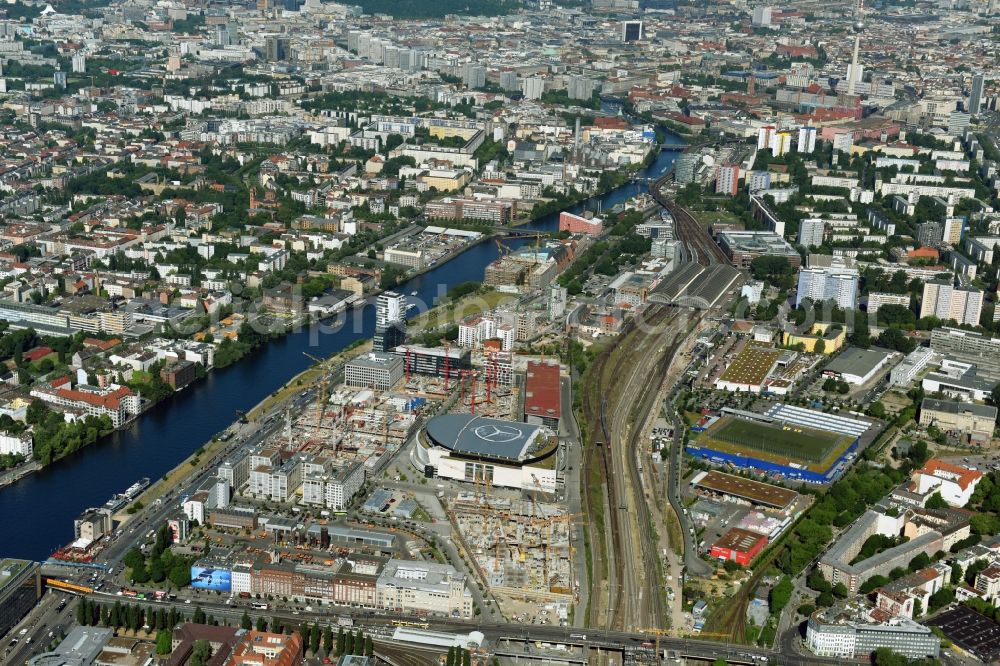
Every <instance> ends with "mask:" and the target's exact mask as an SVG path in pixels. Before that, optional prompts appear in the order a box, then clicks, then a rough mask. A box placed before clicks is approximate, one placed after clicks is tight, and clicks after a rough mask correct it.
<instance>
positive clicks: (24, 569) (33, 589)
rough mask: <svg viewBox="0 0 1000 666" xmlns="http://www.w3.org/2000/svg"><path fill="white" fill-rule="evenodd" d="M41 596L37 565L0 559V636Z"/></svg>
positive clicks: (25, 561) (40, 582) (25, 613)
mask: <svg viewBox="0 0 1000 666" xmlns="http://www.w3.org/2000/svg"><path fill="white" fill-rule="evenodd" d="M41 596H42V580H41V578H40V576H39V567H38V565H37V564H36V563H34V562H29V561H28V560H14V559H3V560H0V636H3V635H5V634H7V632H9V631H10V630H11V628H13V627H14V626H15V625H16V624H17V623H18V622H20V621H21V618H23V617H24V616H25V615H27V614H28V611H30V610H31V609H32V608H34V607H35V604H36V603H37V602H38V600H39V599H40V598H41Z"/></svg>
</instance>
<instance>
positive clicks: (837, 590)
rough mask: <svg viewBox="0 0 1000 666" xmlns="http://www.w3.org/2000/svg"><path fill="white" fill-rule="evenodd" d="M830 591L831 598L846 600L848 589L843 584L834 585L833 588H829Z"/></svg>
mask: <svg viewBox="0 0 1000 666" xmlns="http://www.w3.org/2000/svg"><path fill="white" fill-rule="evenodd" d="M830 591H831V592H832V593H833V596H835V597H837V598H838V599H846V598H847V594H848V589H847V586H846V585H844V584H843V583H837V584H836V585H834V586H833V588H831V590H830Z"/></svg>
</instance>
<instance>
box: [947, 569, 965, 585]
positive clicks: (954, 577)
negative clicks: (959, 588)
mask: <svg viewBox="0 0 1000 666" xmlns="http://www.w3.org/2000/svg"><path fill="white" fill-rule="evenodd" d="M949 582H950V583H951V584H952V585H961V584H962V565H960V564H953V565H951V578H950V579H949Z"/></svg>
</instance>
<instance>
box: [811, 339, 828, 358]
mask: <svg viewBox="0 0 1000 666" xmlns="http://www.w3.org/2000/svg"><path fill="white" fill-rule="evenodd" d="M813 351H814V352H816V353H817V354H823V353H825V352H826V342H825V341H824V340H823V338H820V339H818V340H817V341H816V344H815V345H813Z"/></svg>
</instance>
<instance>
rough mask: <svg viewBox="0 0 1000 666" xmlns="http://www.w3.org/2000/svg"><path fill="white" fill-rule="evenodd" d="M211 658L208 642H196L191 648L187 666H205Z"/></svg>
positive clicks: (210, 648)
mask: <svg viewBox="0 0 1000 666" xmlns="http://www.w3.org/2000/svg"><path fill="white" fill-rule="evenodd" d="M211 658H212V646H211V644H209V642H208V641H205V640H198V641H195V642H194V644H193V645H192V646H191V656H190V657H189V658H188V662H187V663H188V665H189V666H207V664H208V660H209V659H211Z"/></svg>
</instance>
